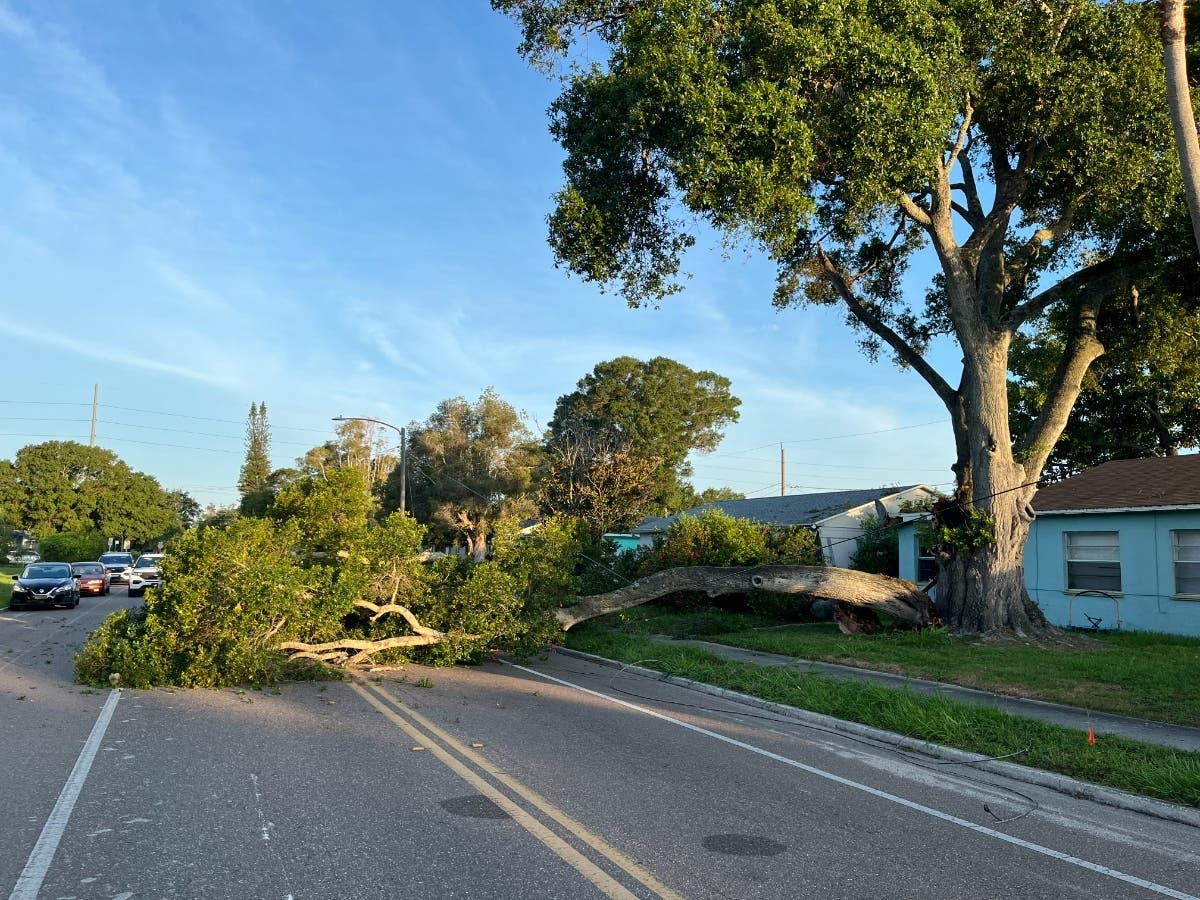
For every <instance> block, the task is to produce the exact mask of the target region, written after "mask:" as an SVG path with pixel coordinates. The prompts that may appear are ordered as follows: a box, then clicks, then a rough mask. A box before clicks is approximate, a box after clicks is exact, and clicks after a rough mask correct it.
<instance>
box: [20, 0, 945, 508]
mask: <svg viewBox="0 0 1200 900" xmlns="http://www.w3.org/2000/svg"><path fill="white" fill-rule="evenodd" d="M516 43H517V32H516V28H515V27H514V26H513V24H512V23H511V22H509V21H508V20H506V19H504V18H502V17H501V16H499V15H497V14H495V13H493V12H491V11H490V9H489V8H488V6H487V4H486V3H485V2H483V0H479V2H470V3H468V2H454V3H447V4H440V3H413V2H408V3H388V2H379V3H371V2H366V0H354V2H350V3H345V4H307V3H300V2H283V0H272V2H266V3H224V2H220V3H218V2H206V3H205V2H201V3H191V4H184V3H175V2H170V0H163V2H137V0H122V2H120V3H88V4H83V3H55V2H41V0H39V2H37V3H18V2H13V0H0V196H3V197H4V198H5V203H4V213H3V215H0V272H3V278H0V292H2V297H3V313H2V314H0V329H2V330H3V333H4V335H5V338H6V341H5V345H6V351H7V352H6V354H5V356H6V370H7V373H8V376H7V386H6V387H4V388H3V389H0V416H3V421H2V422H0V457H4V458H12V456H13V454H14V453H15V452H16V451H17V450H18V449H19V448H20V447H22V446H24V445H26V444H31V443H38V442H41V441H43V440H48V439H72V440H80V441H83V442H86V441H87V439H88V431H89V419H90V415H91V401H92V388H93V385H94V384H99V399H100V406H99V424H98V426H97V443H98V444H100V445H101V446H104V447H107V448H109V449H111V450H113V451H115V452H116V453H117V454H118V455H119V456H120V457H121V458H122V459H124V460H125V461H126V462H128V463H129V464H130V465H131V466H132V467H133V468H135V469H138V470H140V471H144V472H148V473H149V474H151V475H154V476H155V477H157V478H158V479H159V480H160V481H161V482H162V484H163V485H164V486H165V487H167V488H169V489H174V488H182V489H184V490H187V491H188V492H190V493H191V494H192V495H193V496H195V497H196V498H197V499H198V500H199V501H200V502H201V503H202V504H207V503H217V504H223V503H232V502H235V501H236V500H237V490H236V483H237V477H238V470H239V468H240V466H241V463H242V460H243V453H244V450H243V438H244V431H245V421H246V414H247V411H248V409H249V406H250V404H251V403H256V402H258V401H265V402H266V404H267V409H268V417H269V420H270V423H271V426H272V433H273V442H272V457H273V461H274V463H275V464H276V465H279V466H282V465H289V464H291V463H292V461H293V459H294V458H295V457H296V456H299V455H301V454H303V452H304V451H305V450H306V449H307V448H308V447H311V446H314V445H316V444H319V443H321V442H323V441H324V440H327V439H329V438H331V437H332V436H333V423H332V422H331V421H330V419H331V417H333V416H337V415H347V416H350V415H364V416H373V417H376V418H379V419H383V420H385V421H388V422H392V423H395V424H397V425H405V424H408V423H410V422H413V421H417V420H421V419H424V418H425V417H427V416H428V415H429V414H430V413H431V412H432V411H433V409H434V407H435V406H436V405H437V403H438V402H439V401H441V400H443V399H445V398H447V397H453V396H460V395H461V396H465V397H468V398H470V399H474V398H475V397H478V395H479V394H480V392H481V391H482V390H483V389H484V388H486V387H488V386H492V387H494V388H495V389H496V391H497V392H498V393H499V394H500V396H501V397H503V398H504V399H505V400H507V401H509V402H510V403H512V404H513V405H514V406H516V407H517V408H518V409H520V410H523V411H525V412H526V413H527V415H528V417H529V422H530V426H531V428H532V429H533V430H534V431H535V432H536V431H540V429H541V428H542V427H544V426H545V424H546V423H547V421H548V420H549V418H550V415H551V412H552V410H553V408H554V402H555V400H556V398H557V397H559V396H560V395H562V394H564V393H567V392H569V391H570V390H572V389H573V387H574V385H575V382H576V381H577V380H578V379H579V378H580V377H581V376H583V375H584V374H586V373H587V372H589V371H590V370H591V369H592V367H593V366H594V365H596V363H598V362H600V361H602V360H607V359H612V358H614V357H616V356H621V355H631V356H635V357H639V358H642V359H648V358H650V357H653V356H659V355H662V356H669V357H672V358H674V359H677V360H679V361H680V362H682V363H684V364H686V365H688V366H691V367H693V368H696V369H711V370H713V371H716V372H718V373H720V374H722V375H725V376H726V377H728V378H730V379H731V380H732V382H733V392H734V393H735V394H736V395H737V396H738V397H740V398H741V399H742V407H741V420H740V421H739V422H738V423H737V424H736V425H733V426H732V427H730V428H729V429H728V431H727V432H726V438H725V440H724V442H723V443H722V444H721V446H720V448H719V449H718V450H717V451H716V452H715V453H713V454H710V455H707V456H704V457H699V458H697V459H696V460H695V469H696V479H695V481H696V484H697V486H698V487H700V488H704V487H709V486H715V485H727V486H729V487H732V488H734V489H735V490H738V491H741V492H743V493H745V494H746V495H748V496H767V495H770V494H776V493H778V492H779V456H780V454H779V447H780V444H781V443H782V444H783V445H784V447H785V449H786V456H787V483H788V486H789V488H788V492H789V493H804V492H810V491H818V490H836V489H841V488H860V487H870V486H875V485H878V484H909V483H916V482H925V483H931V484H943V485H945V484H946V483H947V482H949V481H950V479H951V475H950V471H949V466H950V464H951V463H952V462H953V443H952V440H951V435H950V429H949V424H948V418H947V415H946V413H945V410H944V409H943V408H942V407H941V405H940V404H939V403H938V402H937V400H936V398H935V397H934V396H933V394H932V392H930V391H929V389H928V388H926V387H925V385H924V383H923V382H921V380H920V379H919V378H918V377H917V376H916V375H915V374H913V373H905V372H900V371H898V370H897V369H895V368H893V367H892V366H890V365H889V364H887V363H879V364H875V365H872V364H870V363H868V362H867V361H866V360H865V359H864V358H863V357H862V356H861V355H860V354H859V352H858V351H857V349H856V347H855V344H854V336H853V334H852V333H851V332H850V331H849V330H848V329H847V328H846V327H845V325H844V324H843V322H842V315H841V313H840V312H838V311H837V310H793V311H788V312H782V313H780V312H776V311H775V310H773V309H772V307H771V305H770V294H771V289H772V273H771V269H770V267H769V266H767V265H765V264H764V263H763V262H762V261H761V260H760V259H758V258H757V257H756V256H755V255H753V254H745V253H741V252H737V251H735V252H734V254H733V255H732V256H725V255H724V254H723V253H722V252H721V248H720V247H719V246H718V245H717V244H715V243H714V242H712V241H710V240H707V239H702V240H701V241H700V242H699V243H698V245H697V248H696V250H695V251H694V252H693V254H692V256H691V258H690V259H689V265H688V267H689V270H690V271H691V272H692V273H693V274H694V277H693V278H692V279H691V281H690V282H689V283H688V286H687V288H686V290H685V291H684V293H683V294H681V295H678V296H676V297H673V298H671V299H670V300H668V301H667V302H665V303H664V305H663V306H662V308H661V309H659V310H630V309H627V308H626V306H625V304H624V302H623V301H622V300H621V299H620V298H619V297H616V296H613V295H601V294H600V293H599V292H598V291H597V290H596V289H595V288H594V287H593V286H591V285H587V284H584V283H582V282H580V281H579V280H578V279H571V278H568V277H567V276H566V274H565V273H564V272H563V271H560V270H556V269H555V268H554V265H553V260H552V257H551V254H550V250H549V248H548V247H547V245H546V239H545V234H546V226H545V217H546V214H547V212H548V211H549V209H550V195H551V194H552V193H553V192H554V191H555V190H556V188H557V187H558V186H559V184H560V178H561V173H560V166H559V164H560V160H561V157H562V153H561V150H560V149H559V148H558V147H557V145H556V144H555V143H554V142H553V141H552V139H551V138H550V136H549V133H548V131H547V120H546V107H547V106H548V105H549V103H550V102H551V100H552V99H553V98H554V96H555V93H556V82H554V81H553V80H550V79H547V78H546V77H544V76H543V75H541V74H539V73H537V72H534V71H533V70H531V69H530V68H529V67H528V66H527V65H526V64H525V63H524V62H523V61H522V60H521V59H520V58H519V57H518V56H517V55H516V53H515V50H514V48H515V45H516ZM915 290H916V291H918V292H919V286H915ZM943 354H944V355H948V356H950V357H951V358H953V356H954V354H953V353H950V352H949V348H943ZM943 371H947V370H946V369H943ZM950 374H951V375H952V376H953V372H951V373H950ZM951 380H952V382H956V381H957V377H952V378H951ZM847 435H859V436H856V437H848V436H847Z"/></svg>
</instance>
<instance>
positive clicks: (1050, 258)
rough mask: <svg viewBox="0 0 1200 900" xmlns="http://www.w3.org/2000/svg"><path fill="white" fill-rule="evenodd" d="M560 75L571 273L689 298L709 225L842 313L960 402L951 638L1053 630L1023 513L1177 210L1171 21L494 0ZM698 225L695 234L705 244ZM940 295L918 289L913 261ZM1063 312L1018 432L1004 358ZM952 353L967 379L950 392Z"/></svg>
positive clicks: (563, 206)
mask: <svg viewBox="0 0 1200 900" xmlns="http://www.w3.org/2000/svg"><path fill="white" fill-rule="evenodd" d="M492 5H493V7H495V8H497V9H500V10H502V11H505V12H507V13H509V14H511V15H513V16H514V17H515V18H516V19H517V20H518V21H519V23H520V25H521V27H522V31H523V37H524V40H523V43H522V46H521V50H522V52H523V53H524V54H526V55H527V56H528V57H530V58H531V59H532V60H533V61H535V62H537V63H540V64H546V65H552V63H553V60H554V59H555V58H557V56H558V55H560V54H567V55H568V56H570V53H571V46H572V42H573V41H574V40H575V39H576V38H578V37H579V36H580V35H584V34H586V35H587V37H588V41H587V45H586V56H581V57H579V58H578V61H577V62H575V63H573V64H572V65H571V67H570V69H569V71H568V73H567V76H566V78H565V82H564V84H565V86H564V89H563V92H562V94H561V96H560V97H559V98H558V99H557V100H556V101H555V102H554V104H553V105H552V107H551V110H550V117H551V131H552V133H553V134H554V136H555V137H556V138H557V139H558V140H559V141H560V143H561V144H562V146H563V147H564V149H565V150H566V153H567V155H566V159H565V161H564V164H563V166H564V173H565V176H566V184H565V186H564V187H563V189H562V190H561V191H560V192H559V194H558V195H557V197H556V207H555V209H554V211H553V212H552V213H551V215H550V220H549V221H550V241H551V245H552V247H553V249H554V251H555V254H556V256H557V260H558V262H559V263H560V264H561V265H564V266H566V267H568V268H569V269H570V270H571V271H573V272H575V273H578V274H579V275H580V276H582V277H583V278H585V279H587V280H590V281H594V282H597V283H599V284H601V285H602V286H605V287H615V288H617V289H619V290H620V291H621V292H622V293H623V294H624V296H625V298H626V299H627V301H628V302H629V303H631V304H633V305H642V304H653V303H654V302H656V301H658V300H659V299H660V298H662V297H663V296H664V295H667V294H670V293H672V292H673V291H675V290H677V289H678V275H679V273H680V269H681V266H682V263H683V255H684V254H685V252H686V251H687V250H688V248H689V247H691V246H692V245H693V243H694V241H695V237H694V231H695V229H694V228H692V223H694V222H696V221H697V220H699V221H700V222H702V223H706V224H707V225H708V226H711V227H713V228H715V229H717V230H718V231H719V232H722V233H724V234H725V235H726V236H727V237H729V238H732V239H735V240H738V239H741V240H745V241H747V242H751V243H753V244H755V245H757V246H758V247H759V248H761V249H762V250H763V251H764V252H765V253H766V254H767V255H768V256H769V257H770V258H771V259H772V260H773V261H774V262H775V263H776V264H777V266H778V286H777V289H776V292H775V303H776V304H777V305H778V306H779V307H791V306H800V305H804V304H810V303H815V304H841V305H842V307H843V308H844V309H845V311H846V313H847V318H848V320H849V321H850V323H851V324H852V325H853V326H854V327H856V328H858V329H860V331H861V333H862V335H863V338H864V344H865V346H866V348H867V349H868V351H869V352H872V353H875V352H879V351H881V350H883V351H886V352H887V353H889V354H890V355H891V356H892V357H893V358H894V359H895V360H896V361H897V362H898V363H899V364H900V365H902V366H904V367H907V368H909V369H911V370H913V371H915V372H916V373H917V374H918V375H919V376H920V377H921V378H922V379H923V380H924V381H925V383H926V384H927V385H928V386H929V388H930V389H932V390H933V391H934V392H935V393H936V395H937V396H938V397H939V398H940V399H941V401H942V402H943V403H944V405H945V407H946V409H947V410H948V412H949V414H950V418H951V422H952V427H953V432H954V442H955V449H956V457H957V458H956V460H955V464H954V471H955V473H956V476H957V491H956V499H957V501H958V503H959V504H961V507H960V509H966V510H968V511H969V512H971V513H972V515H971V517H970V518H969V519H967V523H968V525H969V526H970V527H968V528H965V529H963V528H960V529H958V530H957V531H956V532H948V534H954V535H956V537H955V540H954V541H953V542H947V543H946V544H944V545H943V550H944V554H943V556H942V558H941V560H940V564H941V572H940V575H939V595H940V600H941V601H942V603H943V604H944V606H945V608H946V610H947V617H948V622H949V624H950V626H951V627H952V628H953V629H955V630H958V631H965V632H982V631H991V630H1001V629H1011V630H1015V631H1018V632H1026V633H1028V632H1035V631H1039V630H1042V629H1044V628H1045V627H1046V623H1045V618H1044V616H1043V615H1042V614H1041V611H1040V610H1039V609H1038V607H1037V606H1036V605H1035V604H1033V603H1032V602H1031V601H1030V599H1029V596H1028V594H1027V592H1026V590H1025V584H1024V578H1023V573H1022V559H1021V554H1022V547H1023V545H1024V541H1025V538H1026V536H1027V534H1028V529H1029V524H1030V522H1031V519H1032V515H1033V513H1032V508H1031V506H1030V500H1031V498H1032V496H1033V493H1034V491H1035V490H1036V482H1037V480H1038V477H1039V475H1040V473H1041V471H1042V467H1043V465H1044V464H1045V463H1046V460H1047V459H1048V458H1049V455H1050V452H1051V450H1052V449H1053V447H1054V445H1055V443H1056V442H1057V440H1058V438H1059V435H1060V434H1061V432H1062V430H1063V427H1064V425H1065V424H1066V422H1067V418H1068V415H1069V414H1070V410H1071V406H1072V404H1073V403H1074V400H1075V398H1076V395H1077V394H1078V392H1079V389H1080V385H1081V383H1082V381H1083V378H1084V375H1085V374H1086V372H1087V369H1088V366H1089V365H1090V364H1091V362H1092V361H1093V360H1095V359H1096V358H1097V357H1099V356H1100V355H1101V354H1102V353H1103V351H1104V348H1103V346H1102V345H1101V343H1100V341H1099V340H1098V339H1097V337H1096V334H1095V324H1096V315H1097V310H1098V309H1099V308H1100V305H1101V304H1102V303H1103V302H1104V301H1106V300H1110V299H1111V298H1113V297H1116V296H1120V295H1121V294H1123V293H1127V292H1128V291H1129V290H1130V289H1131V288H1132V287H1133V286H1134V285H1135V284H1136V283H1138V282H1139V281H1140V280H1141V279H1143V277H1149V276H1148V275H1146V274H1145V272H1144V269H1145V267H1146V264H1147V263H1148V261H1149V259H1150V257H1151V255H1152V253H1151V250H1152V244H1153V232H1154V229H1155V228H1156V227H1158V226H1159V225H1160V223H1161V222H1162V221H1163V220H1164V219H1165V218H1166V217H1168V216H1169V215H1172V214H1176V213H1178V211H1179V210H1180V209H1182V207H1183V200H1182V189H1181V184H1180V174H1179V172H1180V170H1179V161H1178V158H1177V156H1176V154H1175V151H1174V146H1173V142H1172V141H1171V122H1170V119H1169V117H1168V115H1167V102H1166V87H1165V83H1164V76H1163V66H1162V62H1161V52H1162V45H1161V43H1160V41H1159V34H1158V23H1157V22H1156V19H1155V11H1154V10H1153V9H1152V8H1149V7H1147V6H1145V5H1143V4H1139V3H1130V2H1119V0H1113V2H1107V3H1096V2H1089V0H890V2H881V0H787V2H785V0H643V2H637V3H630V2H626V0H492ZM689 229H690V230H689ZM922 250H932V256H933V258H934V259H935V260H936V265H937V268H938V274H937V276H936V278H934V279H933V280H932V281H931V283H930V284H929V288H928V293H927V296H926V297H925V298H922V299H923V301H924V302H913V298H911V297H910V296H908V294H907V292H906V291H905V289H904V281H903V276H904V275H905V273H906V271H907V269H908V266H909V264H910V263H911V261H912V259H913V257H914V254H916V253H918V252H919V251H922ZM1052 308H1054V309H1063V310H1064V311H1065V313H1064V314H1065V316H1066V322H1067V339H1066V341H1065V342H1064V345H1063V347H1062V352H1061V354H1060V356H1059V358H1058V359H1057V361H1056V365H1055V369H1054V376H1053V379H1052V383H1051V384H1050V385H1049V387H1048V390H1047V391H1046V396H1045V401H1044V403H1042V405H1041V408H1040V409H1039V410H1038V411H1037V414H1036V416H1034V417H1033V418H1032V420H1031V421H1030V422H1029V425H1028V428H1027V429H1026V430H1025V431H1024V432H1023V433H1020V434H1014V433H1012V432H1011V430H1010V424H1009V409H1008V396H1007V390H1006V375H1007V370H1008V355H1009V348H1010V345H1011V343H1012V340H1013V337H1014V335H1015V334H1016V333H1017V332H1018V331H1019V330H1020V329H1021V328H1022V326H1024V325H1025V324H1026V323H1028V322H1031V321H1033V320H1035V319H1037V318H1038V317H1039V316H1041V315H1042V314H1043V313H1045V312H1046V311H1047V310H1050V309H1052ZM940 335H948V336H950V337H951V338H952V339H953V340H955V341H957V343H958V346H959V347H960V348H961V351H962V353H961V358H962V364H961V367H955V371H945V372H943V371H939V370H938V369H937V368H936V367H935V366H934V365H933V364H932V363H931V361H930V358H929V356H928V349H929V346H930V343H931V341H933V340H934V339H935V338H936V337H938V336H940Z"/></svg>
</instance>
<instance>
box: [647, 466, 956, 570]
mask: <svg viewBox="0 0 1200 900" xmlns="http://www.w3.org/2000/svg"><path fill="white" fill-rule="evenodd" d="M937 496H938V493H937V491H936V490H934V489H933V488H932V487H930V486H929V485H926V484H913V485H909V486H907V487H889V488H867V489H864V490H857V491H828V492H825V493H821V494H790V495H788V496H784V497H755V498H752V499H749V500H719V501H717V502H715V503H706V504H704V505H703V506H697V507H696V508H695V509H689V510H687V511H686V512H683V513H681V514H680V515H698V514H700V513H702V512H704V511H706V510H710V509H719V510H722V511H723V512H725V513H727V514H728V515H731V516H733V517H734V518H738V519H750V520H752V521H755V522H762V523H764V524H766V525H780V526H783V525H805V526H808V527H810V528H812V529H813V530H815V531H816V532H817V542H818V544H819V545H820V547H821V553H822V555H823V556H824V558H825V562H826V563H828V564H829V565H831V566H841V567H845V566H848V565H850V560H851V559H853V557H854V554H855V552H856V551H857V550H858V543H857V538H859V537H860V536H861V535H862V533H863V528H862V524H861V521H862V519H863V517H865V516H877V515H884V516H895V515H898V514H899V512H900V507H901V506H902V505H904V504H906V503H907V504H912V503H923V502H925V501H927V500H929V499H931V498H936V497H937ZM676 518H678V516H667V517H666V518H649V519H646V520H644V521H643V522H642V523H641V524H639V525H638V526H637V528H635V529H633V534H634V535H635V536H637V537H638V539H639V541H640V542H641V544H642V545H643V546H645V545H649V544H652V543H653V542H654V539H655V538H657V537H659V536H660V535H662V534H665V533H666V531H667V529H668V528H670V527H671V523H672V522H674V521H675V519H676Z"/></svg>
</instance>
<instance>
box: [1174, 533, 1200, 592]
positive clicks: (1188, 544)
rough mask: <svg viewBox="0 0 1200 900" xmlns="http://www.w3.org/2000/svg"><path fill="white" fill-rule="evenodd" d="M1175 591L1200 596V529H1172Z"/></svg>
mask: <svg viewBox="0 0 1200 900" xmlns="http://www.w3.org/2000/svg"><path fill="white" fill-rule="evenodd" d="M1171 544H1172V545H1173V550H1174V558H1175V593H1177V594H1196V595H1197V596H1200V529H1197V530H1191V531H1172V532H1171Z"/></svg>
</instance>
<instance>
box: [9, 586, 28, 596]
mask: <svg viewBox="0 0 1200 900" xmlns="http://www.w3.org/2000/svg"><path fill="white" fill-rule="evenodd" d="M12 592H13V593H14V594H28V593H29V590H28V589H27V588H23V587H21V586H20V585H19V584H14V585H13V589H12Z"/></svg>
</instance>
